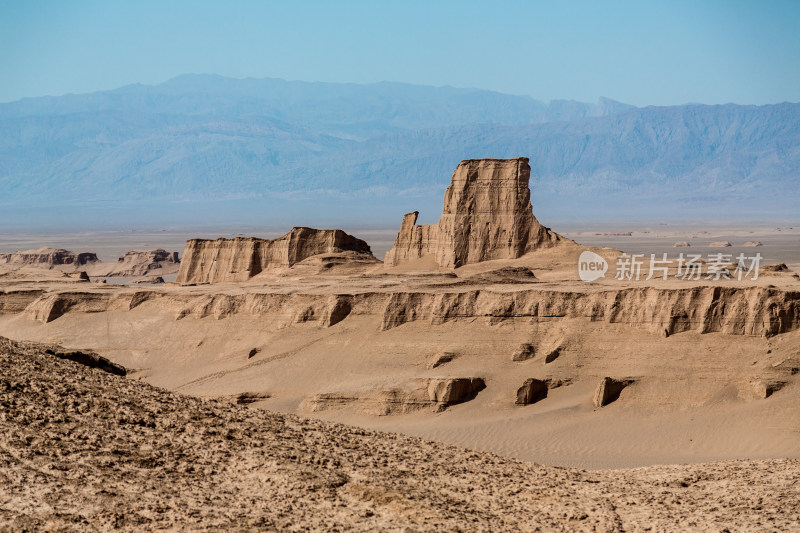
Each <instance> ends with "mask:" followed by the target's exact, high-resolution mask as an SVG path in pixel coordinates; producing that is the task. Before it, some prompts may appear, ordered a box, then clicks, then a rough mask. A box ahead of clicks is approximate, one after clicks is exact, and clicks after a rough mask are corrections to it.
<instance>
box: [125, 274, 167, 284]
mask: <svg viewBox="0 0 800 533" xmlns="http://www.w3.org/2000/svg"><path fill="white" fill-rule="evenodd" d="M131 283H135V284H138V285H159V284H161V283H164V278H162V277H161V276H144V277H141V278H136V279H135V280H132V281H131Z"/></svg>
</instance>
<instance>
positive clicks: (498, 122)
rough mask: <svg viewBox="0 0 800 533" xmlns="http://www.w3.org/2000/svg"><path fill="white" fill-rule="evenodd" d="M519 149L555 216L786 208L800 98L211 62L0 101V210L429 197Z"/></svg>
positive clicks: (796, 189)
mask: <svg viewBox="0 0 800 533" xmlns="http://www.w3.org/2000/svg"><path fill="white" fill-rule="evenodd" d="M517 156H527V157H530V158H531V167H532V175H533V176H534V207H536V206H537V203H538V204H539V205H541V206H542V207H543V209H545V211H548V210H550V211H551V212H552V213H554V214H558V213H561V212H563V213H567V214H568V213H570V212H573V211H574V213H575V216H579V215H581V214H582V213H585V210H584V209H583V208H575V209H572V211H570V206H573V207H575V206H587V205H591V206H593V209H590V211H591V212H593V213H599V214H600V215H602V214H605V215H607V216H608V217H612V218H613V215H614V214H615V213H616V214H619V212H620V210H625V209H631V210H633V211H636V212H641V213H642V214H647V213H649V212H652V210H656V211H658V212H659V213H661V215H660V216H665V215H666V214H668V213H669V212H671V211H674V212H676V213H684V212H687V213H691V214H692V216H699V215H700V214H701V213H703V212H704V210H705V209H706V208H708V209H710V210H711V211H713V212H714V213H725V212H728V213H730V214H731V216H733V215H734V214H735V213H734V211H736V212H745V213H747V214H748V216H750V217H751V218H753V217H758V216H759V213H763V216H764V217H767V218H768V217H770V216H792V215H793V214H796V213H797V212H798V210H797V207H796V206H797V205H798V200H800V104H795V103H784V104H778V105H767V106H742V105H733V104H728V105H716V106H707V105H684V106H672V107H645V108H636V107H633V106H630V105H626V104H622V103H619V102H614V101H612V100H608V99H604V98H601V99H600V100H599V101H598V102H597V103H596V104H586V103H580V102H573V101H552V102H550V103H549V104H545V103H543V102H539V101H537V100H534V99H532V98H530V97H527V96H511V95H505V94H500V93H495V92H490V91H482V90H474V89H455V88H451V87H424V86H414V85H407V84H400V83H378V84H371V85H355V84H331V83H306V82H289V81H283V80H277V79H258V80H256V79H245V80H235V79H229V78H223V77H219V76H213V75H185V76H180V77H178V78H175V79H173V80H170V81H168V82H166V83H163V84H161V85H156V86H144V85H131V86H126V87H122V88H120V89H117V90H113V91H104V92H98V93H92V94H82V95H66V96H58V97H44V98H28V99H23V100H20V101H17V102H12V103H7V104H0V185H1V186H2V194H0V207H2V206H5V208H6V212H7V213H17V214H19V213H20V212H21V211H23V210H26V209H33V208H36V207H37V206H62V207H63V206H77V207H75V208H76V209H79V208H81V206H92V205H105V206H113V205H114V204H115V203H117V202H118V203H121V204H122V203H124V204H125V205H128V206H135V205H139V204H141V205H149V206H153V205H158V206H173V208H175V209H179V210H180V209H183V210H184V211H185V215H186V216H189V217H190V216H192V215H191V214H192V209H193V208H192V202H199V203H200V204H202V205H204V206H213V205H214V203H215V202H233V203H234V204H235V202H238V201H244V202H249V203H248V204H247V205H259V202H263V205H265V206H266V205H272V206H278V207H284V208H286V206H287V205H291V204H292V202H295V201H301V200H302V201H304V202H306V204H303V205H309V204H308V202H311V204H314V203H325V202H333V203H336V202H343V205H344V204H347V205H348V206H349V207H347V210H348V212H349V214H350V215H352V214H353V213H352V210H353V209H354V207H353V206H357V205H373V206H386V207H387V208H388V209H389V211H392V215H391V216H396V213H395V211H397V212H398V213H399V212H401V211H405V210H408V207H407V206H410V207H413V206H414V205H417V204H420V205H423V206H424V207H430V206H432V205H439V206H440V205H441V204H440V202H441V191H442V190H443V189H444V187H446V186H447V184H448V183H449V177H450V175H451V173H452V171H453V169H455V167H456V165H457V164H458V162H459V161H460V160H462V159H469V158H479V157H517ZM432 198H436V201H435V202H433V201H432V200H431V199H432ZM401 199H402V200H401ZM415 202H416V203H415ZM200 204H198V205H200ZM412 204H413V205H412ZM230 205H233V204H230ZM298 205H299V204H298ZM603 206H605V207H603ZM164 208H166V207H164ZM433 208H434V209H436V207H433ZM212 209H213V208H212ZM604 209H607V210H608V211H604ZM612 210H613V211H614V212H613V213H612V212H611V211H612ZM687 210H688V211H687ZM237 212H239V210H238V209H232V212H231V216H233V217H234V218H235V216H236V215H237ZM382 212H383V210H382ZM537 214H539V212H538V211H537ZM432 215H433V216H434V218H435V216H436V215H437V213H432ZM331 216H332V218H336V216H335V213H332V215H331ZM2 217H3V215H2V214H0V224H2V223H3V218H2ZM356 218H358V217H356ZM297 222H298V223H300V222H301V221H299V220H298V221H297Z"/></svg>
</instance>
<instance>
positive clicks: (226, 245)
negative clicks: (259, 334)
mask: <svg viewBox="0 0 800 533" xmlns="http://www.w3.org/2000/svg"><path fill="white" fill-rule="evenodd" d="M348 251H349V252H355V253H357V254H363V255H368V256H370V257H371V256H372V251H371V250H370V248H369V245H368V244H367V243H366V242H364V241H362V240H361V239H357V238H356V237H353V236H352V235H349V234H347V233H345V232H344V231H342V230H339V229H331V230H319V229H312V228H299V227H298V228H292V231H290V232H289V233H287V234H286V235H284V236H283V237H279V238H277V239H273V240H268V239H258V238H254V237H247V238H243V237H237V238H235V239H222V238H220V239H216V240H210V239H191V240H189V241H187V242H186V248H185V250H184V252H183V260H182V261H181V268H180V270H179V271H178V279H177V281H178V283H183V284H188V283H218V282H223V281H246V280H248V279H250V278H252V277H253V276H255V275H257V274H259V273H260V272H261V271H263V270H266V269H268V268H273V267H291V266H292V265H294V264H296V263H298V262H300V261H302V260H304V259H306V258H309V257H312V256H315V255H319V254H324V253H336V252H348Z"/></svg>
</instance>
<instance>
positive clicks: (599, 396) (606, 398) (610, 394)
mask: <svg viewBox="0 0 800 533" xmlns="http://www.w3.org/2000/svg"><path fill="white" fill-rule="evenodd" d="M633 382H634V380H632V379H614V378H608V377H606V378H603V380H602V381H601V382H600V384H599V385H598V386H597V389H595V391H594V398H593V399H592V403H593V404H594V406H595V407H603V406H606V405H608V404H610V403H612V402H615V401H616V400H617V398H619V395H620V393H622V390H623V389H624V388H625V387H627V386H628V385H630V384H631V383H633Z"/></svg>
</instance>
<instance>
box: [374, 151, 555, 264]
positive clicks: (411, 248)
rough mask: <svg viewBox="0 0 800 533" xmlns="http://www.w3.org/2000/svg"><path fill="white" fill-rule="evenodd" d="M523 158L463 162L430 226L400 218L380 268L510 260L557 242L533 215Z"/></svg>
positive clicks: (527, 168)
mask: <svg viewBox="0 0 800 533" xmlns="http://www.w3.org/2000/svg"><path fill="white" fill-rule="evenodd" d="M530 174H531V167H530V165H528V158H525V157H520V158H517V159H468V160H466V161H462V162H461V163H460V164H459V165H458V167H457V168H456V170H455V172H454V173H453V177H452V180H451V182H450V186H449V187H448V188H447V191H446V192H445V195H444V207H443V209H442V217H441V218H440V219H439V223H438V224H436V225H418V224H417V223H416V222H417V217H418V215H419V212H417V211H415V212H413V213H409V214H407V215H405V216H404V217H403V222H402V224H401V227H400V232H399V233H398V234H397V239H396V241H395V244H394V247H393V248H392V249H391V250H389V252H388V253H387V254H386V260H385V262H386V264H387V265H391V266H396V265H399V264H401V263H404V262H407V261H410V260H414V259H421V258H423V257H426V256H432V257H433V258H434V259H435V261H436V264H437V265H439V267H440V268H457V267H460V266H463V265H466V264H469V263H478V262H481V261H489V260H493V259H516V258H518V257H521V256H523V255H525V254H526V253H528V252H531V251H533V250H536V249H538V248H543V247H549V246H552V245H554V244H556V243H558V242H559V241H561V240H562V237H560V236H559V235H558V234H556V233H554V232H552V231H550V230H549V229H548V228H546V227H544V226H542V225H541V224H540V223H539V221H538V220H536V217H534V216H533V210H532V207H531V191H530V187H529V184H528V182H529V180H530Z"/></svg>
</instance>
